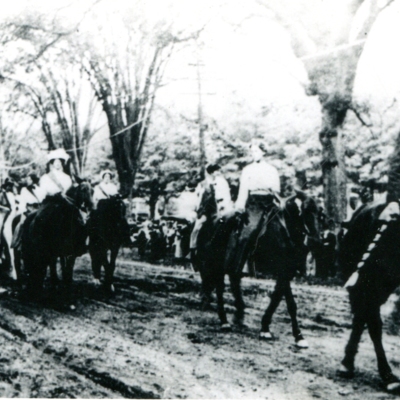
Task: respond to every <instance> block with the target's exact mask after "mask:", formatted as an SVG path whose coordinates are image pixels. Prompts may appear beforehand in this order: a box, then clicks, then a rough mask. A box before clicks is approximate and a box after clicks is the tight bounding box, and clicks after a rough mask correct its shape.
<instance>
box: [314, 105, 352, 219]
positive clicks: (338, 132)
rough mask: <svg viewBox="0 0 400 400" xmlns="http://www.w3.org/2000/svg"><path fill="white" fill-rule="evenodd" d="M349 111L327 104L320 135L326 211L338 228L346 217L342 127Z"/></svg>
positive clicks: (324, 107)
mask: <svg viewBox="0 0 400 400" xmlns="http://www.w3.org/2000/svg"><path fill="white" fill-rule="evenodd" d="M345 115H346V108H343V109H341V108H340V107H332V104H330V105H328V104H326V105H324V106H323V109H322V116H323V117H322V127H321V131H320V133H319V138H320V142H321V145H322V161H321V167H322V183H323V188H324V198H325V210H326V214H327V216H328V218H330V219H332V220H333V221H334V222H335V224H336V225H337V226H338V225H339V224H340V223H341V222H342V221H343V220H344V219H345V218H346V172H345V165H344V152H343V148H342V124H343V121H344V117H345Z"/></svg>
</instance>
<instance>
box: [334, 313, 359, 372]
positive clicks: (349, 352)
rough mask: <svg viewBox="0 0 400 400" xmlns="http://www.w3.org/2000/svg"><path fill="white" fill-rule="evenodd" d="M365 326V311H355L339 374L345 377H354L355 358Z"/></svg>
mask: <svg viewBox="0 0 400 400" xmlns="http://www.w3.org/2000/svg"><path fill="white" fill-rule="evenodd" d="M364 327H365V317H364V313H359V312H357V313H355V314H354V316H353V324H352V329H351V333H350V338H349V341H348V343H347V345H346V349H345V356H344V358H343V360H342V366H341V368H340V370H339V374H340V375H341V376H343V377H345V378H352V377H353V375H354V359H355V357H356V354H357V350H358V344H359V343H360V339H361V335H362V333H363V331H364Z"/></svg>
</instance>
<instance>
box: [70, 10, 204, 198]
mask: <svg viewBox="0 0 400 400" xmlns="http://www.w3.org/2000/svg"><path fill="white" fill-rule="evenodd" d="M106 10H107V9H104V10H103V12H107V11H106ZM108 10H109V9H108ZM103 18H104V15H102V16H99V15H97V20H95V22H93V23H96V21H97V25H96V28H98V30H96V36H95V37H94V36H93V35H91V34H87V35H86V36H85V37H83V35H80V36H79V37H75V39H76V42H75V43H74V47H75V48H76V49H79V53H77V62H79V63H80V64H81V65H83V67H84V69H85V71H86V72H87V74H88V76H89V79H90V82H91V84H92V87H93V89H94V91H95V93H96V96H97V98H98V100H99V101H100V102H101V104H102V107H103V110H104V112H105V114H106V116H107V120H108V127H109V132H110V140H111V143H112V151H113V159H114V161H115V164H116V167H117V171H118V175H119V180H120V184H121V191H122V192H123V193H130V192H131V190H132V186H133V183H134V179H135V174H136V172H137V169H138V166H139V161H140V156H141V153H142V149H143V145H144V143H145V140H146V136H147V132H148V129H149V125H150V120H151V116H152V111H153V106H154V100H155V96H156V93H157V90H158V89H159V87H160V85H161V80H162V77H163V73H164V69H165V66H166V64H167V62H168V60H169V59H170V57H171V55H172V53H173V51H174V49H175V47H176V46H177V45H178V44H180V43H182V42H185V41H188V40H190V39H192V38H194V37H195V36H196V35H197V32H194V33H183V32H179V31H174V27H173V21H170V20H167V19H161V20H156V21H152V20H151V18H149V16H148V15H146V13H145V11H144V9H143V3H140V2H135V3H134V4H131V5H130V7H128V8H127V7H122V8H120V9H116V7H113V13H112V14H107V21H108V24H107V26H104V25H102V24H101V22H100V21H103V20H104V19H103ZM99 22H100V25H99ZM91 29H93V24H91Z"/></svg>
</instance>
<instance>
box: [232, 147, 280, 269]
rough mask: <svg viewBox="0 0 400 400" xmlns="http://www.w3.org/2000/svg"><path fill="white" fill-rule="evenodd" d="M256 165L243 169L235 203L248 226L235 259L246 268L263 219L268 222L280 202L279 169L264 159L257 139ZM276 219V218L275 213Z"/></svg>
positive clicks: (240, 236) (243, 230) (240, 238)
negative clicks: (245, 264) (245, 265)
mask: <svg viewBox="0 0 400 400" xmlns="http://www.w3.org/2000/svg"><path fill="white" fill-rule="evenodd" d="M250 151H251V155H252V158H253V162H252V163H251V164H249V165H247V166H246V167H244V168H243V171H242V175H241V177H240V186H239V194H238V197H237V200H236V203H235V210H236V212H237V213H238V214H239V215H243V218H244V220H245V221H246V223H244V224H243V227H242V229H241V232H240V235H239V237H238V244H237V247H236V252H234V254H232V257H233V259H235V260H238V262H239V264H240V265H241V266H243V265H244V263H245V262H246V260H247V258H248V256H249V255H250V254H251V253H252V251H253V250H254V245H255V242H256V240H257V237H258V234H259V233H260V231H261V228H262V224H261V219H262V218H266V220H269V217H268V215H269V214H270V213H271V212H273V209H274V207H276V203H278V202H279V198H278V194H279V192H280V189H281V188H280V178H279V173H278V171H277V169H276V168H275V167H274V166H272V165H270V164H268V163H267V162H266V161H265V160H264V158H263V157H264V154H265V153H266V150H265V147H264V145H263V144H262V143H260V142H259V141H257V140H253V141H252V142H251V144H250ZM273 214H274V215H273V216H275V215H276V216H277V217H279V216H278V215H277V213H276V212H273Z"/></svg>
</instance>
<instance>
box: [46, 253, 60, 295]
mask: <svg viewBox="0 0 400 400" xmlns="http://www.w3.org/2000/svg"><path fill="white" fill-rule="evenodd" d="M60 262H61V260H60ZM49 267H50V282H51V286H52V287H53V289H54V288H55V287H56V286H57V284H58V282H59V279H58V275H57V258H55V259H54V260H51V262H50V264H49Z"/></svg>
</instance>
